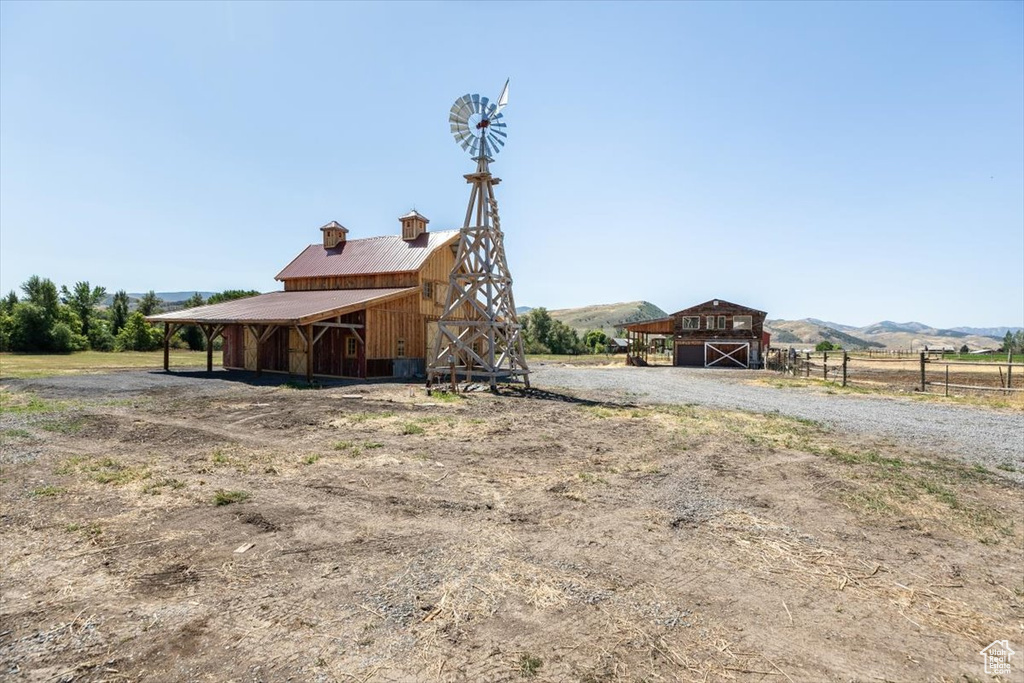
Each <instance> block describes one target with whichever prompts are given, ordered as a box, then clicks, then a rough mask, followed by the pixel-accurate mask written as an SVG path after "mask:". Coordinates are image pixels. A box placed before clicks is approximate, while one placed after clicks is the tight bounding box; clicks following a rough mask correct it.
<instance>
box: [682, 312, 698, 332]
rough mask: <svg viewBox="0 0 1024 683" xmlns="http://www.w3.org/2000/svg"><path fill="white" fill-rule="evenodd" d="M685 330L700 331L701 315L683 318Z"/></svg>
mask: <svg viewBox="0 0 1024 683" xmlns="http://www.w3.org/2000/svg"><path fill="white" fill-rule="evenodd" d="M683 329H684V330H699V329H700V316H699V315H687V316H684V317H683Z"/></svg>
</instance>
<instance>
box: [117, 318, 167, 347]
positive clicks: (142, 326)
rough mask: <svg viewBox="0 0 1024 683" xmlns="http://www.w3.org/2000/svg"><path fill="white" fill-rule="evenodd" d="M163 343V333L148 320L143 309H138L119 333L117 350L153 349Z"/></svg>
mask: <svg viewBox="0 0 1024 683" xmlns="http://www.w3.org/2000/svg"><path fill="white" fill-rule="evenodd" d="M161 344H163V334H162V333H161V332H160V330H158V329H157V328H155V327H153V326H152V325H150V324H149V323H147V322H146V319H145V316H144V315H143V314H142V312H141V311H136V312H134V313H132V314H131V316H129V318H128V322H126V323H125V325H124V327H123V328H121V331H120V332H118V334H117V339H116V341H115V342H114V350H116V351H152V350H153V349H156V348H159V347H160V345H161Z"/></svg>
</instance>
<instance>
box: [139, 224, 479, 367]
mask: <svg viewBox="0 0 1024 683" xmlns="http://www.w3.org/2000/svg"><path fill="white" fill-rule="evenodd" d="M399 222H400V224H401V232H400V233H399V234H397V235H384V236H380V237H370V238H365V239H353V240H349V239H348V238H347V237H348V229H347V228H345V227H344V226H342V225H341V224H339V223H337V222H335V221H332V222H330V223H328V224H327V225H324V226H323V227H321V228H320V232H321V241H320V242H318V243H316V244H311V245H309V246H308V247H306V248H305V249H303V250H302V251H301V252H300V253H299V254H298V255H297V256H296V257H295V258H294V259H292V261H291V262H290V263H289V264H288V265H286V266H285V267H284V269H283V270H282V271H281V272H280V273H278V274H277V276H276V278H275V279H277V280H278V281H279V282H281V283H283V285H284V289H283V291H278V292H271V293H269V294H261V295H259V296H254V297H249V298H246V299H238V300H235V301H226V302H223V303H219V304H213V305H208V306H198V307H196V308H190V309H186V310H181V311H174V312H173V313H165V314H161V315H153V316H149V317H148V318H147V320H148V321H150V322H153V323H163V325H164V369H165V370H167V369H168V353H169V352H168V348H169V342H170V339H171V337H172V336H173V335H174V333H175V332H176V331H177V330H178V329H179V328H180V327H181V326H183V325H195V326H197V327H199V328H200V329H201V330H202V332H203V334H204V335H205V337H206V339H207V345H206V346H207V349H208V351H207V369H208V370H210V369H212V365H213V356H212V344H211V343H210V342H212V340H213V339H216V338H217V337H218V336H220V337H222V338H223V340H224V343H223V364H224V367H226V368H232V369H240V370H251V371H253V372H256V373H257V374H260V373H262V372H282V373H290V374H297V375H305V376H306V377H307V379H312V377H313V376H314V375H321V376H328V377H353V378H365V377H411V376H414V375H422V374H423V373H424V371H425V363H426V357H427V353H428V349H429V348H430V343H431V340H432V338H433V335H434V334H436V329H437V323H436V321H437V319H438V318H439V317H440V316H441V313H442V312H443V310H444V306H445V296H446V294H447V289H448V276H449V274H450V272H451V269H452V265H453V264H454V262H455V249H456V248H457V246H458V242H459V231H458V230H448V231H443V232H430V231H428V230H427V224H428V223H429V221H428V220H427V218H426V217H424V216H422V215H421V214H419V213H417V212H416V211H411V212H409V213H408V214H406V215H404V216H401V217H400V218H399Z"/></svg>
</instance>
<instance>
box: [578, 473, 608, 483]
mask: <svg viewBox="0 0 1024 683" xmlns="http://www.w3.org/2000/svg"><path fill="white" fill-rule="evenodd" d="M578 476H579V478H580V481H583V482H586V483H588V484H603V485H605V486H608V480H607V479H605V478H604V477H599V476H597V475H596V474H594V473H592V472H580V473H579V475H578Z"/></svg>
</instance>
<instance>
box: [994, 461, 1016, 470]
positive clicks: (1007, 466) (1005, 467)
mask: <svg viewBox="0 0 1024 683" xmlns="http://www.w3.org/2000/svg"><path fill="white" fill-rule="evenodd" d="M996 469H997V470H1002V471H1004V472H1016V471H1017V468H1016V467H1014V466H1013V464H1012V463H1008V462H1001V463H999V464H998V465H996Z"/></svg>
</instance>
